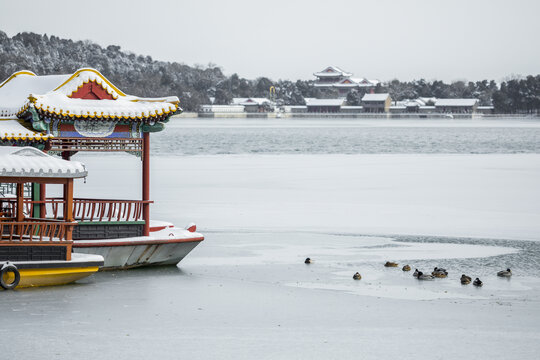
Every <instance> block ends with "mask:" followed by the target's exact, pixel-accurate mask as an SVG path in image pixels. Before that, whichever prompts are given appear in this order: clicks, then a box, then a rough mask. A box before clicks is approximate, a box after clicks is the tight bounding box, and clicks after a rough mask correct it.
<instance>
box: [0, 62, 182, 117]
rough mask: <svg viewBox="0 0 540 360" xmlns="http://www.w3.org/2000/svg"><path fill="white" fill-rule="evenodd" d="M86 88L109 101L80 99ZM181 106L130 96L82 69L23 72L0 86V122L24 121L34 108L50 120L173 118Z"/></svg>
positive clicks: (170, 101) (172, 101)
mask: <svg viewBox="0 0 540 360" xmlns="http://www.w3.org/2000/svg"><path fill="white" fill-rule="evenodd" d="M87 84H91V85H90V86H93V87H95V88H96V91H98V92H100V93H102V94H103V95H105V96H106V97H107V99H103V98H99V99H101V100H97V99H96V100H89V99H87V98H84V99H82V98H77V97H78V96H77V92H78V91H79V90H80V89H81V88H82V87H83V86H85V85H87ZM178 103H179V99H178V97H176V96H169V97H162V98H143V97H138V96H133V95H127V94H125V93H124V92H122V91H121V90H120V89H118V88H117V87H116V86H115V85H114V84H112V83H111V82H110V81H109V80H108V79H107V78H106V77H105V76H103V75H102V74H101V73H100V72H99V71H97V70H95V69H91V68H83V69H79V70H77V71H76V72H75V73H73V74H62V75H42V76H38V75H36V74H34V73H33V72H31V71H28V70H23V71H18V72H16V73H14V74H13V75H11V76H10V77H9V78H8V79H6V80H5V81H3V82H2V83H0V118H13V117H15V116H17V117H21V116H22V115H23V114H24V113H25V112H27V111H28V108H29V107H35V108H36V109H38V110H40V111H42V112H44V113H48V114H50V115H51V116H64V117H82V118H85V119H92V118H98V119H103V118H105V119H116V118H118V119H145V118H155V117H158V116H163V115H167V114H172V113H174V112H175V111H176V110H177V109H178Z"/></svg>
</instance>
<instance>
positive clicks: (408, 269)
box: [401, 265, 411, 271]
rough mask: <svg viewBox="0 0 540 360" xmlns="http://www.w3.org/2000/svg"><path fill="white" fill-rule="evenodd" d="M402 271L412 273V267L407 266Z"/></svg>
mask: <svg viewBox="0 0 540 360" xmlns="http://www.w3.org/2000/svg"><path fill="white" fill-rule="evenodd" d="M401 270H403V271H411V267H410V266H409V265H405V266H404V267H403V269H401Z"/></svg>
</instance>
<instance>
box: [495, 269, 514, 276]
mask: <svg viewBox="0 0 540 360" xmlns="http://www.w3.org/2000/svg"><path fill="white" fill-rule="evenodd" d="M497 276H502V277H510V276H512V270H510V269H506V270H502V271H499V272H498V273H497Z"/></svg>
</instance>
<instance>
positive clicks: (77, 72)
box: [53, 68, 126, 96]
mask: <svg viewBox="0 0 540 360" xmlns="http://www.w3.org/2000/svg"><path fill="white" fill-rule="evenodd" d="M83 71H90V72H93V73H94V74H96V75H98V76H99V77H100V78H101V79H102V80H103V81H105V82H106V83H107V85H109V86H110V87H111V88H113V89H114V91H116V92H117V93H118V94H120V95H122V96H126V94H124V93H123V92H122V91H121V90H120V89H118V88H117V87H116V86H114V85H113V84H112V83H111V82H110V81H109V80H107V78H106V77H105V76H103V75H102V74H101V73H100V72H99V71H97V70H96V69H92V68H83V69H79V70H77V71H75V73H74V74H73V75H71V76H70V77H69V79H67V80H66V81H64V82H63V83H62V84H61V85H60V86H58V87H57V88H56V89H54V90H53V91H56V90H58V89H60V88H61V87H62V86H64V85H66V84H67V83H68V82H70V81H71V80H73V79H75V78H76V77H77V76H79V74H80V73H82V72H83Z"/></svg>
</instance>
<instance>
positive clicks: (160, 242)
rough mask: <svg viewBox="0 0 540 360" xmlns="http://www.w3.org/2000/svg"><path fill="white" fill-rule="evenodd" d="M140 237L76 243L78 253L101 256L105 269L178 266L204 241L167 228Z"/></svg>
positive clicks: (189, 234)
mask: <svg viewBox="0 0 540 360" xmlns="http://www.w3.org/2000/svg"><path fill="white" fill-rule="evenodd" d="M150 235H151V236H141V237H133V238H122V239H107V240H75V241H73V251H74V252H75V253H86V254H98V255H101V256H103V258H104V259H105V263H104V265H103V267H102V268H101V269H102V270H112V269H129V268H133V267H140V266H159V265H176V264H178V263H179V262H180V261H181V260H182V259H183V258H184V257H185V256H186V255H187V254H189V252H190V251H191V250H193V249H194V248H195V247H196V246H197V245H198V244H199V243H200V242H201V241H202V240H203V239H204V237H203V235H202V234H199V233H196V232H190V231H187V230H185V229H179V228H174V227H167V228H165V229H162V230H159V231H154V232H151V233H150Z"/></svg>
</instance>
